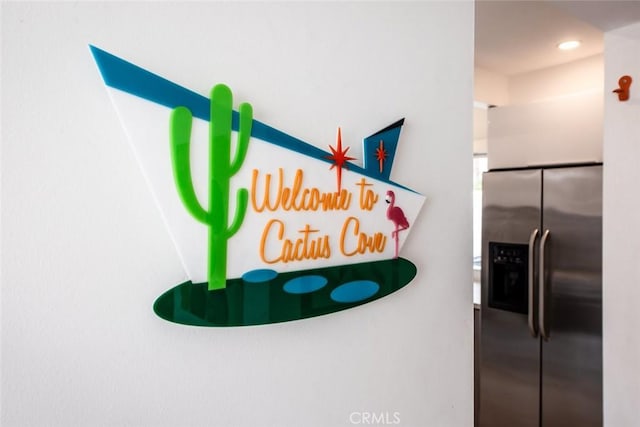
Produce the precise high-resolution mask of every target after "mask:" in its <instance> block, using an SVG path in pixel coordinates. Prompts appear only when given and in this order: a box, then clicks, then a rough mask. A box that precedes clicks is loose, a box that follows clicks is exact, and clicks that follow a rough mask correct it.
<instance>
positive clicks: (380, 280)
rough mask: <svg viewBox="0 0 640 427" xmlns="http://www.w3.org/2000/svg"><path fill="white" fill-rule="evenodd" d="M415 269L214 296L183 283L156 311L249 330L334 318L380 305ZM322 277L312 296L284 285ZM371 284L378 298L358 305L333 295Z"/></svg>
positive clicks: (235, 283) (251, 287) (346, 271)
mask: <svg viewBox="0 0 640 427" xmlns="http://www.w3.org/2000/svg"><path fill="white" fill-rule="evenodd" d="M416 272H417V270H416V266H415V265H414V264H413V263H412V262H411V261H409V260H406V259H404V258H397V259H391V260H384V261H375V262H365V263H361V264H350V265H342V266H337V267H327V268H318V269H313V270H304V271H296V272H288V273H280V274H278V275H277V276H276V277H275V278H273V279H272V280H269V281H267V282H262V283H250V282H245V281H243V280H242V279H231V280H227V287H226V288H225V289H219V290H215V291H209V290H208V289H207V283H191V282H190V281H189V282H185V283H182V284H180V285H178V286H176V287H175V288H173V289H171V290H169V291H167V292H165V293H164V294H162V295H161V296H160V297H159V298H158V299H157V300H156V302H155V303H154V305H153V311H155V313H156V314H157V315H158V316H160V317H161V318H163V319H165V320H168V321H170V322H174V323H180V324H183V325H193V326H218V327H220V326H249V325H264V324H268V323H279V322H288V321H291V320H299V319H306V318H308V317H315V316H321V315H323V314H329V313H335V312H337V311H341V310H346V309H348V308H352V307H355V306H358V305H362V304H366V303H368V302H371V301H374V300H377V299H380V298H382V297H384V296H387V295H389V294H391V293H393V292H395V291H397V290H398V289H400V288H402V287H404V286H406V285H407V284H408V283H409V282H411V280H412V279H413V278H414V277H415V276H416ZM311 275H314V276H317V275H320V276H323V277H325V278H326V279H327V284H326V286H324V287H322V288H321V289H318V290H315V291H314V292H309V293H304V294H292V293H288V292H285V291H284V290H283V287H284V284H285V283H287V282H288V281H289V280H291V279H295V278H298V277H301V276H311ZM357 281H371V282H375V283H377V284H378V285H379V286H380V288H379V290H378V292H377V293H375V294H374V295H372V296H369V297H368V298H365V299H362V300H360V301H357V302H349V303H341V302H336V301H334V300H333V299H331V292H332V291H333V290H334V289H335V288H337V287H338V286H341V285H343V284H345V283H351V282H357Z"/></svg>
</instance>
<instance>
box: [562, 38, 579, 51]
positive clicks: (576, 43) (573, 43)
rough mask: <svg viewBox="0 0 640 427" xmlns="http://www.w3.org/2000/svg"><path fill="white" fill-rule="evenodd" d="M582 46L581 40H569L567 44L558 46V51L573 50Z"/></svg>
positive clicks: (563, 43)
mask: <svg viewBox="0 0 640 427" xmlns="http://www.w3.org/2000/svg"><path fill="white" fill-rule="evenodd" d="M578 46H580V40H567V41H566V42H562V43H560V44H558V49H560V50H572V49H575V48H577V47H578Z"/></svg>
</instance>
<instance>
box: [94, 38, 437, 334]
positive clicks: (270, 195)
mask: <svg viewBox="0 0 640 427" xmlns="http://www.w3.org/2000/svg"><path fill="white" fill-rule="evenodd" d="M91 51H92V53H93V56H94V59H95V61H96V63H97V64H98V68H99V69H100V72H101V74H102V77H103V79H104V82H105V84H106V86H107V88H108V91H109V94H110V96H111V99H112V101H113V103H114V105H115V106H116V107H117V109H118V111H119V113H120V118H121V121H122V123H123V126H124V127H125V129H126V130H127V133H128V136H129V140H130V142H131V145H132V147H133V149H134V150H135V153H136V156H137V159H138V161H139V163H140V165H141V168H142V170H143V172H144V174H145V176H146V178H147V181H148V183H149V186H150V188H151V190H152V192H153V195H154V197H155V200H156V202H157V204H158V207H159V208H160V211H161V213H162V217H163V219H164V221H165V223H166V225H167V228H168V230H169V233H170V235H171V237H172V239H173V242H174V243H175V245H176V248H177V250H178V253H179V255H180V258H181V260H182V263H183V265H184V268H185V271H186V272H187V275H188V277H189V279H190V280H189V281H187V282H185V283H182V284H179V285H177V286H176V287H174V288H173V289H171V290H169V291H167V292H166V293H164V294H163V295H161V296H160V297H159V298H158V299H157V300H156V302H155V304H154V310H155V312H156V313H157V314H158V316H160V317H162V318H163V319H166V320H169V321H171V322H176V323H182V324H188V325H198V326H240V325H258V324H265V323H275V322H284V321H289V320H296V319H303V318H307V317H312V316H318V315H321V314H327V313H332V312H336V311H340V310H344V309H347V308H351V307H354V306H357V305H361V304H364V303H367V302H370V301H373V300H376V299H379V298H381V297H383V296H386V295H388V294H390V293H392V292H394V291H396V290H398V289H400V288H402V287H403V286H405V285H407V284H408V283H409V282H410V281H411V280H412V279H413V277H414V276H415V275H416V267H415V266H414V264H413V263H411V262H410V261H408V260H406V259H404V258H400V257H399V256H398V255H399V252H400V250H401V249H402V245H403V243H404V242H405V241H406V238H407V235H408V233H409V231H410V230H411V226H412V225H413V224H414V223H415V221H416V219H417V217H418V213H419V211H420V209H421V208H422V205H423V204H424V201H425V198H424V196H422V195H420V194H418V193H416V192H415V191H412V190H410V189H409V188H407V187H404V186H402V185H400V184H397V183H394V182H392V181H391V180H390V174H391V167H392V164H393V160H394V157H395V152H396V148H397V146H398V139H399V135H400V129H401V126H402V125H403V122H404V120H400V121H397V122H396V123H394V124H392V125H391V126H388V127H386V128H384V129H382V130H381V131H379V132H376V133H374V134H373V135H371V136H369V137H367V138H365V139H364V150H363V156H364V161H363V164H364V167H360V166H358V165H356V164H355V163H352V162H350V161H351V160H355V159H354V158H353V157H351V156H349V147H348V146H346V145H345V144H344V142H343V141H342V136H341V131H340V128H338V129H337V137H336V141H335V142H333V141H331V142H330V143H327V144H326V145H325V146H326V147H327V149H328V151H324V150H322V149H320V148H318V147H316V146H314V145H311V144H308V143H305V142H303V141H301V140H299V139H296V138H294V137H292V136H290V135H287V134H286V133H284V132H281V131H279V130H277V129H275V128H273V127H270V126H268V125H266V124H264V123H261V122H259V121H258V120H255V119H254V118H253V108H252V107H251V105H249V104H246V103H245V104H241V105H240V106H239V108H238V111H234V110H233V98H232V93H231V90H230V89H229V88H228V87H227V86H225V85H220V84H219V85H216V86H214V87H213V89H212V90H211V93H210V96H209V98H206V97H204V96H202V95H199V94H197V93H194V92H192V91H190V90H188V89H186V88H184V87H181V86H179V85H177V84H175V83H172V82H170V81H168V80H166V79H164V78H162V77H159V76H157V75H155V74H152V73H150V72H149V71H146V70H144V69H142V68H140V67H138V66H136V65H134V64H132V63H130V62H127V61H125V60H123V59H120V58H118V57H116V56H114V55H112V54H109V53H107V52H105V51H103V50H101V49H98V48H96V47H94V46H91ZM260 108H262V106H260ZM385 201H386V202H387V203H385Z"/></svg>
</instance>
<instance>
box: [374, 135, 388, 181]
mask: <svg viewBox="0 0 640 427" xmlns="http://www.w3.org/2000/svg"><path fill="white" fill-rule="evenodd" d="M388 155H389V153H387V150H385V148H384V141H382V140H380V146H378V148H376V160H377V161H378V162H379V163H380V173H382V169H384V161H385V160H387V156H388Z"/></svg>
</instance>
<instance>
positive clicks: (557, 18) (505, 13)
mask: <svg viewBox="0 0 640 427" xmlns="http://www.w3.org/2000/svg"><path fill="white" fill-rule="evenodd" d="M638 21H640V0H627V1H605V0H590V1H577V0H576V1H559V0H544V1H542V0H540V1H524V0H513V1H504V0H503V1H493V0H476V27H475V65H476V66H477V67H480V68H484V69H486V70H489V71H492V72H494V73H498V74H502V75H506V76H512V75H515V74H520V73H524V72H528V71H533V70H537V69H541V68H547V67H551V66H554V65H559V64H563V63H566V62H571V61H575V60H578V59H581V58H586V57H589V56H592V55H596V54H599V53H602V51H603V49H604V43H603V35H604V33H603V32H604V31H608V30H612V29H615V28H619V27H623V26H626V25H629V24H632V23H634V22H638ZM568 39H578V40H580V41H582V45H581V46H580V47H579V48H578V49H576V50H573V51H561V50H559V49H558V48H557V44H558V43H559V42H561V41H564V40H568Z"/></svg>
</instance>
